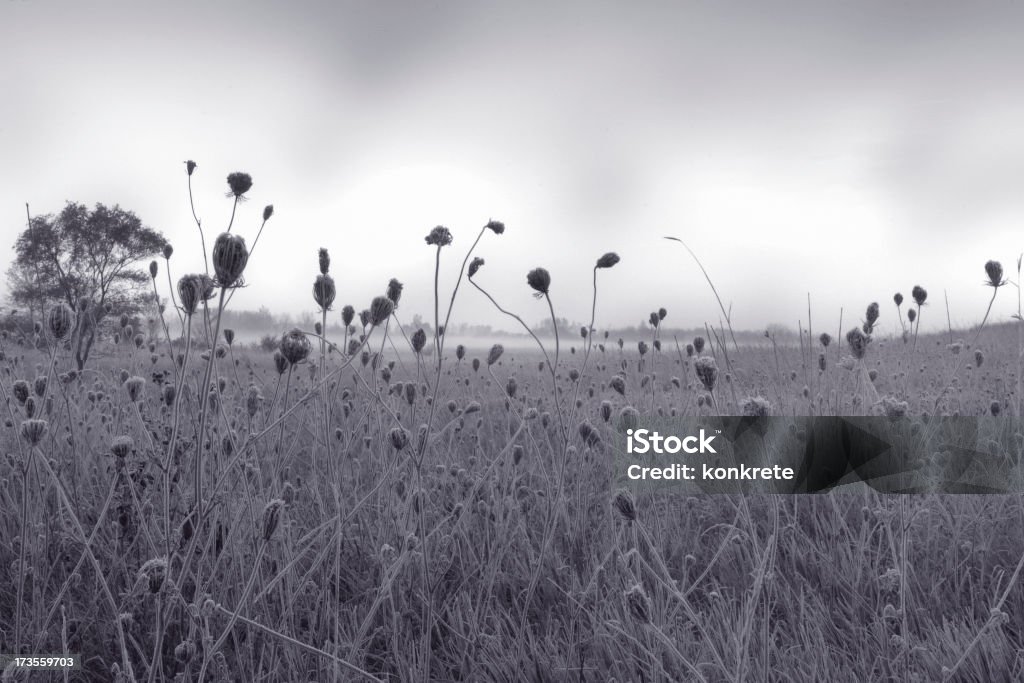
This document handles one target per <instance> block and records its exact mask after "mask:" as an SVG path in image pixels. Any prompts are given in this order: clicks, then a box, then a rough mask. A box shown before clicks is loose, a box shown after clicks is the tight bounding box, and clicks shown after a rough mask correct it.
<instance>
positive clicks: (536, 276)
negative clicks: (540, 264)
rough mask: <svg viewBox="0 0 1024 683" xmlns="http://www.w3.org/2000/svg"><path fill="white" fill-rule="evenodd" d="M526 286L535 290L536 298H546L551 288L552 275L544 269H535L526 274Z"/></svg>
mask: <svg viewBox="0 0 1024 683" xmlns="http://www.w3.org/2000/svg"><path fill="white" fill-rule="evenodd" d="M526 284H528V285H530V288H531V289H533V291H534V292H535V294H534V296H536V297H538V298H539V297H542V296H546V295H547V293H548V290H549V289H550V288H551V274H550V273H548V271H546V270H545V269H543V268H534V269H533V270H531V271H530V272H529V273H527V274H526Z"/></svg>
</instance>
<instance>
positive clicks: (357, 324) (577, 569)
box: [0, 222, 1024, 682]
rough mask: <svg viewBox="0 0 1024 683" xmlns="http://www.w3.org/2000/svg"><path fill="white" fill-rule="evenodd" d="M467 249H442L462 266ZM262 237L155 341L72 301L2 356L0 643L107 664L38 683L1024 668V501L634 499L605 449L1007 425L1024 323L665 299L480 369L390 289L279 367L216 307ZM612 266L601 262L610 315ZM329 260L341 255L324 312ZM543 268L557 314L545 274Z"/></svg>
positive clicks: (171, 311)
mask: <svg viewBox="0 0 1024 683" xmlns="http://www.w3.org/2000/svg"><path fill="white" fill-rule="evenodd" d="M499 226H500V229H499ZM439 231H443V232H439ZM502 232H504V226H503V225H501V224H498V223H494V222H492V223H490V224H488V225H487V226H485V227H484V228H483V229H482V230H481V231H480V236H479V237H478V238H477V240H478V241H479V240H480V239H498V235H500V234H501V233H502ZM491 233H494V234H491ZM450 241H451V240H450V234H448V233H447V230H444V229H442V228H438V229H437V230H435V231H433V232H431V234H430V235H429V236H428V238H427V244H428V245H429V246H431V247H434V248H436V254H437V259H436V265H437V268H439V269H440V268H441V267H448V266H450V263H449V261H448V260H447V259H445V260H443V261H442V253H444V256H445V257H447V250H448V246H449V244H450ZM474 246H475V243H474ZM248 249H251V247H249V248H248ZM243 252H244V254H245V257H246V258H247V256H248V253H249V251H247V247H246V244H245V242H244V241H241V243H239V242H238V240H237V239H235V238H233V237H232V236H228V237H226V238H225V236H224V235H222V236H221V237H219V238H218V239H217V242H216V246H215V248H214V249H213V261H212V263H213V271H212V272H214V273H215V275H216V278H215V279H209V278H206V276H205V275H186V276H183V277H181V279H180V280H179V281H178V284H177V286H176V287H175V290H174V292H173V297H174V298H173V300H172V305H170V306H168V308H167V310H166V311H164V312H162V313H161V315H160V316H159V317H157V324H156V325H154V327H153V329H154V330H156V331H155V333H153V334H139V333H137V332H136V330H133V329H128V328H129V327H130V326H131V321H128V320H122V321H120V322H118V321H116V320H115V321H109V322H108V323H107V324H109V325H110V326H111V328H112V329H109V330H108V332H107V334H106V336H105V337H104V339H103V341H101V342H99V346H98V347H97V350H96V351H95V354H94V357H93V359H92V360H91V361H90V363H89V365H88V366H87V367H86V368H84V369H83V370H78V369H76V368H75V365H74V363H73V360H72V358H71V357H70V355H69V353H68V351H67V348H66V345H67V340H68V338H69V336H73V335H74V334H75V333H76V332H75V331H76V330H79V329H80V328H81V326H82V325H83V324H85V323H83V322H82V320H80V319H76V312H75V311H72V310H70V309H69V308H66V307H65V308H61V307H57V308H54V309H51V310H50V311H49V312H48V313H47V315H46V317H45V321H43V322H42V323H41V325H40V327H39V334H36V335H33V334H31V332H30V331H29V333H28V334H26V335H24V336H23V337H21V338H16V337H17V335H9V336H7V337H6V338H5V339H4V341H3V355H2V360H0V392H2V393H0V396H2V397H3V399H4V411H5V413H4V415H3V421H4V424H3V428H2V430H0V442H2V444H3V450H4V457H3V459H2V460H0V483H2V485H0V652H8V653H13V652H21V653H41V652H51V653H58V652H64V653H77V654H80V655H81V659H82V670H81V671H75V672H66V673H61V672H50V673H35V674H33V675H32V678H31V680H54V681H60V680H95V681H127V680H134V681H150V682H152V681H203V680H205V681H213V680H217V681H350V680H386V681H411V680H420V681H435V680H436V681H521V680H531V681H570V680H571V681H609V680H616V681H677V680H688V681H689V680H692V681H736V682H740V681H808V682H810V681H822V680H835V681H883V680H886V681H887V680H908V681H938V680H943V679H947V680H967V681H1009V680H1019V679H1020V678H1021V677H1022V675H1024V662H1022V661H1021V657H1020V653H1021V649H1022V646H1024V644H1022V637H1021V633H1022V628H1024V609H1022V608H1024V597H1022V595H1021V589H1020V585H1019V573H1020V569H1021V562H1022V558H1024V531H1022V530H1024V505H1022V501H1021V499H1020V497H1018V496H941V495H915V496H885V495H880V494H877V493H873V492H868V491H865V492H863V493H861V494H848V495H819V496H742V495H718V496H683V495H672V494H671V493H665V492H658V493H657V494H654V493H649V494H643V495H633V494H632V493H629V492H627V491H624V490H620V489H618V488H617V486H616V485H615V480H616V476H617V474H616V472H614V471H613V465H614V458H613V457H612V454H611V448H612V444H613V443H614V441H615V433H616V430H618V429H620V428H621V427H622V423H623V415H625V416H626V417H629V416H630V415H631V414H642V415H666V416H672V415H679V416H681V415H700V414H704V415H710V414H743V413H751V412H754V413H761V414H771V415H870V414H885V415H889V416H893V417H898V416H909V417H910V418H911V419H912V418H915V417H916V416H922V415H926V414H927V415H961V416H979V417H980V416H990V417H991V416H995V417H997V418H1000V419H1004V420H1006V421H1007V424H1008V427H1007V428H1008V429H1013V425H1014V424H1015V422H1014V420H1016V416H1019V413H1020V405H1019V393H1018V386H1019V378H1020V366H1019V357H1020V355H1019V353H1018V349H1019V348H1020V345H1019V334H1020V330H1019V329H1018V327H1017V326H1016V324H1013V325H1009V326H1007V325H1001V326H994V327H989V328H987V329H985V328H979V329H976V330H968V331H963V332H960V333H954V335H953V338H952V339H951V338H950V337H949V336H948V335H947V334H945V333H943V334H941V335H936V334H924V333H920V334H918V333H917V332H916V330H914V329H913V328H911V331H910V332H909V333H908V334H906V335H903V336H902V337H900V336H897V337H892V336H889V335H884V334H881V333H879V332H877V331H875V330H874V329H873V327H872V323H873V322H874V321H873V320H872V316H873V315H874V316H876V317H877V314H878V308H877V306H876V307H875V312H874V314H873V313H872V310H871V307H868V309H867V313H866V315H865V320H863V321H861V320H854V321H852V322H850V321H849V319H848V322H847V323H846V324H844V325H843V326H842V327H840V326H839V322H838V315H837V316H836V318H837V320H836V322H835V323H829V325H828V326H829V327H833V326H834V327H835V329H830V330H829V332H830V335H829V337H828V339H825V338H823V337H822V335H821V333H820V331H819V330H817V329H814V330H813V332H810V333H808V332H805V334H804V335H803V336H802V342H803V343H802V344H801V345H800V346H799V347H796V346H792V345H790V346H785V347H782V346H776V345H775V344H774V340H772V339H771V338H769V339H767V340H766V342H765V343H764V344H761V345H758V346H756V347H755V346H746V347H742V346H737V345H735V344H734V343H733V342H732V341H731V339H730V333H729V330H728V329H727V326H723V327H721V328H720V329H717V330H715V329H712V328H709V334H708V337H709V338H708V339H700V340H694V339H685V340H684V339H675V338H670V337H669V335H667V334H666V335H664V336H663V335H661V334H660V332H659V331H660V329H661V325H660V323H661V321H662V320H664V318H665V315H664V312H662V313H661V314H660V315H659V313H658V312H656V313H653V314H652V317H651V339H650V341H649V342H642V343H641V344H639V345H636V346H634V345H619V344H617V343H615V341H616V340H613V339H608V338H605V337H604V335H603V334H602V332H601V330H600V327H599V326H595V325H594V323H593V322H592V323H591V326H590V327H589V328H584V329H583V330H582V331H581V333H580V335H579V336H577V337H576V338H575V339H564V338H562V339H558V340H554V339H551V340H548V339H539V338H538V339H537V340H536V341H537V345H538V346H537V349H536V350H535V351H529V352H523V351H516V352H512V351H505V350H504V349H502V348H501V347H500V346H498V345H495V346H494V347H493V348H491V349H490V351H487V352H482V353H475V352H473V351H469V352H467V351H466V350H465V349H463V348H461V347H457V348H450V347H447V346H446V345H445V343H444V341H445V340H444V338H443V336H440V337H435V336H433V335H427V334H426V333H423V332H422V331H414V332H413V333H411V334H408V335H407V334H406V333H405V332H404V331H401V330H400V329H399V328H398V327H397V325H396V323H395V317H394V311H395V308H396V306H397V305H398V304H399V301H400V298H401V285H400V284H398V283H397V282H393V283H392V284H391V285H390V286H389V288H388V291H387V293H386V294H382V296H380V297H378V298H377V299H375V300H374V301H373V303H372V304H371V306H370V307H369V308H367V309H366V310H365V312H364V315H363V316H361V318H357V317H355V315H354V311H353V312H352V313H350V314H349V315H350V319H349V320H348V321H347V323H348V324H350V325H351V327H350V333H346V335H345V337H346V338H343V339H324V338H323V337H321V336H319V335H318V334H317V332H316V331H315V330H301V331H299V330H294V331H291V332H287V333H285V334H284V335H283V336H282V337H281V344H280V348H279V349H278V351H277V352H276V353H275V354H274V355H270V354H267V353H263V352H258V351H254V350H251V349H246V348H242V347H241V346H240V345H238V344H236V343H233V335H232V334H231V333H230V331H229V330H224V329H221V325H220V321H219V318H218V316H217V313H216V311H217V310H218V306H217V304H220V305H221V306H223V305H225V304H226V302H228V301H230V291H231V287H232V286H233V284H236V283H237V281H238V277H240V275H241V272H242V270H244V267H245V260H246V258H242V257H240V254H242V253H243ZM471 255H472V248H471V249H470V251H469V252H467V253H466V255H465V259H464V260H463V261H462V266H463V272H464V273H465V277H464V278H463V277H460V279H459V282H460V284H461V285H462V290H461V291H457V292H451V293H448V294H444V293H437V294H436V300H437V302H438V309H437V312H435V321H436V322H437V323H438V324H439V326H440V325H443V324H445V323H446V318H445V317H444V316H443V314H444V312H445V311H446V310H450V303H449V302H450V301H451V302H453V301H454V300H455V297H456V296H457V295H458V296H462V295H468V294H466V293H467V291H471V290H470V287H471V286H472V287H475V288H476V289H477V290H479V292H473V295H475V296H479V295H481V294H482V295H484V296H486V297H488V298H490V299H491V301H492V303H493V304H494V305H495V306H497V307H498V308H499V309H500V310H502V311H503V312H505V309H503V308H502V307H501V306H500V302H499V301H498V300H497V298H492V293H490V292H488V291H487V290H486V289H485V288H484V287H483V285H481V284H480V281H481V278H480V277H478V272H479V271H480V268H481V267H482V266H483V263H482V261H479V260H477V259H473V260H472V261H471ZM613 256H614V255H613V254H607V255H605V256H603V257H601V260H598V261H597V263H596V265H595V268H594V288H593V294H594V308H595V310H596V309H597V306H598V291H599V282H598V281H599V276H600V275H599V274H600V273H601V272H602V271H603V270H605V269H607V268H611V267H613V266H614V265H615V263H616V262H617V261H618V257H617V256H614V258H613ZM455 263H456V264H457V263H458V261H455ZM467 265H468V268H467ZM172 266H173V261H172V260H171V259H169V258H168V259H167V261H166V262H165V264H164V267H172ZM987 270H988V271H989V275H990V276H991V275H992V272H991V271H992V268H991V264H990V265H989V266H988V267H987ZM329 273H330V263H329V257H328V255H327V254H326V253H322V254H321V260H320V275H319V276H316V284H315V285H314V297H315V299H316V303H317V305H318V306H319V307H320V308H321V309H322V311H323V316H324V317H323V320H324V321H326V320H327V315H328V313H329V311H331V312H330V314H331V315H332V316H336V315H337V313H336V312H333V311H332V309H333V307H334V295H335V292H334V285H333V280H331V279H330V274H329ZM998 275H999V277H993V278H991V279H992V282H993V283H994V284H996V286H995V287H994V288H993V293H995V292H996V291H1000V290H1001V289H1003V288H1004V286H1005V284H1006V283H1004V282H1002V281H1001V272H1000V273H999V274H998ZM160 277H161V278H162V277H163V275H162V274H161V276H160ZM157 281H158V280H157V276H156V271H155V270H154V283H156V282H157ZM528 284H529V286H530V287H531V288H532V289H533V290H534V291H535V292H536V294H537V295H538V298H540V299H544V300H545V302H546V303H547V304H548V306H549V307H550V309H551V314H552V317H554V315H555V310H554V306H553V305H552V304H551V299H550V297H549V288H550V286H551V285H550V276H549V275H548V274H547V272H546V271H544V270H543V269H536V270H534V271H531V272H530V274H529V276H528ZM922 291H923V290H922ZM163 295H164V296H168V295H172V293H171V292H163ZM225 295H226V296H225ZM916 296H917V293H916V292H915V297H916ZM449 297H450V298H449ZM917 310H918V311H920V306H918V307H917ZM906 311H907V307H906V306H905V307H904V308H903V309H902V311H901V313H899V315H900V316H901V318H900V319H904V318H905V314H906ZM508 314H509V316H510V317H511V318H512V319H514V320H515V321H517V322H518V323H522V321H521V319H519V318H517V317H516V316H515V315H514V314H513V313H511V312H508ZM888 315H892V316H895V315H897V313H896V310H895V308H893V309H892V311H891V312H890V313H889V314H888ZM154 317H156V313H155V312H154ZM179 317H180V321H181V322H183V323H184V325H183V326H184V327H185V328H186V329H190V330H191V332H192V334H191V336H188V337H187V340H188V341H183V340H182V339H180V338H179V336H180V335H179V334H178V332H176V331H175V330H176V329H177V327H178V323H179ZM160 320H165V321H166V322H167V325H166V326H165V325H164V324H160ZM136 324H138V323H136ZM903 324H907V323H903ZM522 326H523V327H526V326H525V324H522ZM527 331H529V329H528V328H527ZM114 333H116V335H117V337H116V340H115V339H114V337H113V334H114ZM389 338H390V342H389V341H388V339H389ZM212 341H215V342H216V343H211V342H212ZM392 342H393V344H392ZM426 348H433V349H434V352H433V353H432V354H430V355H427V354H426V353H424V349H426ZM1014 436H1015V438H1016V437H1019V434H1015V435H1014ZM1018 443H1020V441H1019V440H1018ZM1018 456H1019V453H1010V454H1007V457H1018ZM19 675H20V674H19V672H17V671H15V670H14V668H13V667H9V668H8V669H7V671H6V672H5V673H4V680H18V679H19V678H18V677H19ZM26 680H28V679H26Z"/></svg>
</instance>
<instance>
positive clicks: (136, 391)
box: [124, 376, 146, 403]
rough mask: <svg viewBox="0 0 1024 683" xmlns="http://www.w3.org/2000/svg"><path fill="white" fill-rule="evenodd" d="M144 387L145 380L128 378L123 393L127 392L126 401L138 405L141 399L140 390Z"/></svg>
mask: <svg viewBox="0 0 1024 683" xmlns="http://www.w3.org/2000/svg"><path fill="white" fill-rule="evenodd" d="M145 386H146V380H144V379H143V378H141V377H138V376H136V377H129V378H128V379H127V380H125V382H124V388H125V391H127V392H128V400H130V401H131V402H132V403H138V402H139V398H141V397H142V389H143V388H144V387H145Z"/></svg>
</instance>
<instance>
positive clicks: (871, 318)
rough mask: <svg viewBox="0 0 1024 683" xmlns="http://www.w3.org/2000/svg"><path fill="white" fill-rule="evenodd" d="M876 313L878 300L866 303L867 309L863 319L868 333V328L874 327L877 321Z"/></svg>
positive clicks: (877, 311)
mask: <svg viewBox="0 0 1024 683" xmlns="http://www.w3.org/2000/svg"><path fill="white" fill-rule="evenodd" d="M878 315H879V309H878V302H877V301H876V302H872V303H870V304H868V309H867V311H866V312H865V314H864V319H865V321H866V323H867V325H868V330H869V333H870V330H872V329H874V327H875V323H876V322H878Z"/></svg>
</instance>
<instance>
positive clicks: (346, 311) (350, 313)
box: [341, 304, 356, 327]
mask: <svg viewBox="0 0 1024 683" xmlns="http://www.w3.org/2000/svg"><path fill="white" fill-rule="evenodd" d="M355 318H356V309H354V308H352V306H350V305H348V304H345V306H343V307H342V309H341V322H342V324H343V325H345V327H348V326H349V325H351V324H352V321H353V320H355Z"/></svg>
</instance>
